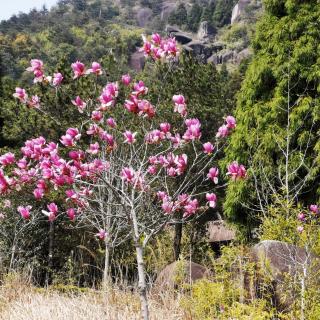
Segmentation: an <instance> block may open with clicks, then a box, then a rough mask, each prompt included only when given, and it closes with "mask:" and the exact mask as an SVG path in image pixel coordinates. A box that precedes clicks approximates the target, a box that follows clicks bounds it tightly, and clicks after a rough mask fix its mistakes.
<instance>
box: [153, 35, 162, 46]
mask: <svg viewBox="0 0 320 320" xmlns="http://www.w3.org/2000/svg"><path fill="white" fill-rule="evenodd" d="M151 39H152V42H153V43H154V44H155V45H160V43H161V37H160V35H159V34H158V33H154V34H153V35H152V36H151Z"/></svg>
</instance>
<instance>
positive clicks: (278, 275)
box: [251, 240, 320, 310]
mask: <svg viewBox="0 0 320 320" xmlns="http://www.w3.org/2000/svg"><path fill="white" fill-rule="evenodd" d="M251 252H252V258H253V261H255V262H256V263H257V265H258V267H259V269H260V270H261V271H262V274H264V275H265V276H267V278H269V279H270V280H271V282H272V285H273V290H274V297H273V300H274V304H275V306H276V307H277V309H278V310H286V309H287V308H289V307H290V305H291V304H292V303H293V302H294V299H295V297H296V294H297V293H298V292H297V291H295V290H294V289H293V287H294V286H292V283H293V282H295V283H296V284H298V285H297V286H296V290H299V286H300V285H301V281H305V283H310V281H319V280H318V276H317V275H318V273H319V270H320V259H319V257H317V256H316V255H314V254H312V253H310V252H308V251H307V250H306V249H304V248H300V247H297V246H295V245H292V244H289V243H286V242H281V241H275V240H265V241H262V242H260V243H258V244H256V245H255V246H254V247H253V248H252V250H251ZM303 279H304V280H303Z"/></svg>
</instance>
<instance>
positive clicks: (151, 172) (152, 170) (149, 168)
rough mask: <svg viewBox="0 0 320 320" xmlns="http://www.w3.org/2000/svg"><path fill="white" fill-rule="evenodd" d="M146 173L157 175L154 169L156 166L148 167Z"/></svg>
mask: <svg viewBox="0 0 320 320" xmlns="http://www.w3.org/2000/svg"><path fill="white" fill-rule="evenodd" d="M147 172H148V173H149V174H152V175H154V174H156V173H157V167H156V166H149V167H148V169H147Z"/></svg>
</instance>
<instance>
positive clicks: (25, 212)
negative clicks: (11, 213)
mask: <svg viewBox="0 0 320 320" xmlns="http://www.w3.org/2000/svg"><path fill="white" fill-rule="evenodd" d="M31 209H32V207H31V206H26V207H22V206H19V207H18V208H17V210H18V212H19V213H20V215H21V217H22V218H23V219H25V220H27V219H29V218H30V210H31Z"/></svg>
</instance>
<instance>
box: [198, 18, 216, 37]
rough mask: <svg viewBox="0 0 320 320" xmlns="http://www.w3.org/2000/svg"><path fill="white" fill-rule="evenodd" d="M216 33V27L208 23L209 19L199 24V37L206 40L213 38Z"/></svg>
mask: <svg viewBox="0 0 320 320" xmlns="http://www.w3.org/2000/svg"><path fill="white" fill-rule="evenodd" d="M214 35H215V29H214V28H213V27H212V26H211V25H210V24H209V23H208V21H202V22H201V23H200V26H199V30H198V34H197V38H198V39H199V40H204V39H208V38H211V37H213V36H214Z"/></svg>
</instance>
